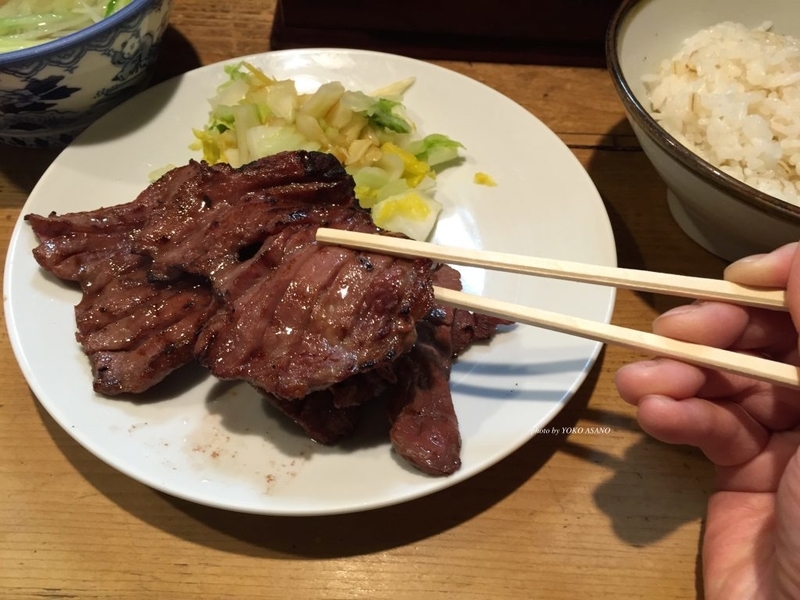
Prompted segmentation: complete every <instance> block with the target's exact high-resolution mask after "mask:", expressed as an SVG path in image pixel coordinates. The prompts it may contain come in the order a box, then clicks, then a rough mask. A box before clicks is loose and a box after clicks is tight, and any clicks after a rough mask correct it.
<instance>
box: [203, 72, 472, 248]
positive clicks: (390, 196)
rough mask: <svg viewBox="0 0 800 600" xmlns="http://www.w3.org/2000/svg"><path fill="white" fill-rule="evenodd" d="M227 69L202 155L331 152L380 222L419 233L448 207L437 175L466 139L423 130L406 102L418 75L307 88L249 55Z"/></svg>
mask: <svg viewBox="0 0 800 600" xmlns="http://www.w3.org/2000/svg"><path fill="white" fill-rule="evenodd" d="M226 72H227V74H228V79H227V80H226V81H225V82H224V83H223V84H222V85H220V86H219V87H218V88H217V90H216V94H215V96H214V97H213V98H211V99H210V104H211V110H210V113H209V119H208V122H207V123H206V125H205V126H204V127H203V128H202V129H195V130H194V135H195V138H196V141H195V142H194V143H193V144H192V148H193V149H195V150H199V151H201V152H202V155H203V160H205V161H206V162H208V163H210V164H214V163H217V162H226V163H229V164H231V165H232V166H234V167H238V166H241V165H243V164H245V163H247V162H250V161H252V160H256V159H258V158H261V157H263V156H267V155H270V154H275V153H277V152H281V151H284V150H301V149H302V150H319V151H322V152H329V153H331V154H333V155H334V156H336V157H337V158H338V159H339V160H340V161H341V162H342V164H343V165H344V166H345V169H346V170H347V171H348V172H349V173H350V174H351V175H352V176H353V179H354V181H355V194H356V197H357V198H358V201H359V203H360V204H361V206H362V207H364V208H366V209H370V210H372V211H373V219H374V220H375V221H376V224H378V225H379V226H380V227H384V228H386V229H390V230H392V231H402V232H403V233H405V234H406V235H408V236H409V237H413V238H415V239H425V238H427V237H428V236H429V235H430V233H431V231H432V230H433V227H434V226H435V224H436V218H437V216H438V214H439V212H440V211H441V208H442V205H441V204H440V203H439V202H437V201H436V200H434V199H433V197H432V196H433V193H434V190H435V181H436V174H437V172H438V171H439V170H441V169H443V168H446V167H448V166H450V165H455V164H457V163H458V161H459V159H460V158H461V157H460V154H459V150H460V149H462V148H463V145H462V144H461V143H459V142H457V141H455V140H452V139H450V138H449V137H448V136H446V135H443V134H440V133H434V134H430V135H427V136H425V137H419V136H418V135H416V127H415V125H414V123H413V121H412V120H411V119H410V118H409V116H408V114H407V112H406V108H405V106H404V105H403V94H404V93H405V91H406V90H407V89H408V88H409V87H410V86H411V85H412V84H413V83H414V80H413V78H409V79H405V80H403V81H398V82H394V83H392V84H390V85H388V86H386V87H384V88H381V89H380V90H378V91H375V92H373V93H371V94H367V93H365V92H362V91H359V90H348V89H346V88H345V86H344V85H343V84H342V83H341V82H338V81H332V82H328V83H324V84H322V85H321V86H320V87H319V88H318V89H317V90H316V91H314V92H313V93H309V94H301V93H299V92H298V91H297V87H296V85H295V82H294V81H293V80H291V79H286V80H279V79H273V78H272V77H270V76H268V75H267V74H266V73H264V72H263V71H261V70H260V69H258V68H256V67H254V66H253V65H251V64H249V63H248V62H242V63H239V64H237V65H234V66H232V67H227V68H226ZM378 215H380V216H378ZM376 217H377V218H376ZM379 221H380V222H379Z"/></svg>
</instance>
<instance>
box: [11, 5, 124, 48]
mask: <svg viewBox="0 0 800 600" xmlns="http://www.w3.org/2000/svg"><path fill="white" fill-rule="evenodd" d="M130 2H131V0H6V2H5V3H3V4H2V5H0V52H12V51H14V50H23V49H24V48H30V47H31V46H36V45H38V44H43V43H44V42H49V41H52V40H55V39H58V38H60V37H63V36H65V35H68V34H70V33H75V32H76V31H79V30H81V29H84V28H85V27H88V26H89V25H92V24H94V23H97V22H98V21H100V20H102V19H104V18H105V17H108V16H109V15H111V14H113V13H115V12H116V11H118V10H119V9H121V8H122V7H124V6H127V5H128V4H130Z"/></svg>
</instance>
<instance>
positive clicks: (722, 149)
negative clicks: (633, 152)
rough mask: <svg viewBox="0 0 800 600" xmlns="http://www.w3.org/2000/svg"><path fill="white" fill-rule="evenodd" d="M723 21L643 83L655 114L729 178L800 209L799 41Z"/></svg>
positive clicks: (766, 29)
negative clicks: (729, 176)
mask: <svg viewBox="0 0 800 600" xmlns="http://www.w3.org/2000/svg"><path fill="white" fill-rule="evenodd" d="M769 28H770V26H769V24H765V25H762V26H761V27H758V28H756V29H748V28H747V27H745V26H744V25H742V24H739V23H731V22H725V23H720V24H718V25H715V26H713V27H710V28H708V29H704V30H702V31H700V32H698V33H697V34H695V35H693V36H692V37H690V38H688V39H687V40H686V41H685V42H684V44H683V46H682V48H681V50H680V51H679V52H678V53H677V54H676V55H675V56H674V57H672V58H671V59H669V60H665V61H664V62H663V63H662V64H661V65H660V68H659V71H658V72H657V73H655V74H653V75H648V76H646V77H645V78H644V79H643V83H644V85H645V87H646V89H647V91H648V93H649V97H650V102H651V114H652V115H653V117H654V118H655V119H656V120H657V121H658V122H659V123H660V124H661V125H662V126H663V127H664V129H666V130H667V131H668V132H669V133H670V134H671V135H672V136H673V137H675V138H676V139H677V140H678V141H680V142H681V143H683V144H684V145H686V146H687V147H688V148H690V149H692V150H693V151H694V152H696V153H697V154H699V155H700V156H701V157H703V158H704V159H705V160H706V161H708V162H710V163H711V164H713V165H715V166H717V167H718V168H719V169H720V170H722V171H724V172H726V173H728V174H729V175H731V176H733V177H735V178H736V179H739V180H740V181H744V182H745V183H747V184H749V185H751V186H753V187H755V188H758V189H760V190H762V191H763V192H765V193H767V194H770V195H772V196H775V197H777V198H780V199H782V200H785V201H787V202H791V203H792V204H797V205H800V40H797V39H794V38H791V37H789V36H784V35H780V34H777V33H773V32H771V31H769Z"/></svg>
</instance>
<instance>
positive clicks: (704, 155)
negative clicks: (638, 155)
mask: <svg viewBox="0 0 800 600" xmlns="http://www.w3.org/2000/svg"><path fill="white" fill-rule="evenodd" d="M798 14H799V13H798V4H797V1H796V0H763V1H761V2H758V3H755V2H752V1H743V0H625V1H624V2H623V3H622V5H621V6H620V8H619V10H618V11H617V13H616V14H615V16H614V18H613V19H612V21H611V23H610V26H609V29H608V35H607V39H606V51H607V59H608V65H609V71H610V72H611V75H612V77H613V79H614V83H615V86H616V88H617V91H618V93H619V95H620V98H621V100H622V102H623V104H624V106H625V110H626V113H627V115H628V119H629V121H630V123H631V126H632V127H633V130H634V132H635V134H636V136H637V138H638V139H639V142H640V144H641V145H642V148H643V150H644V151H645V153H646V154H647V156H648V158H649V159H650V160H651V162H652V164H653V166H654V167H655V169H656V171H657V172H658V173H659V175H660V176H661V177H662V178H663V179H664V181H665V183H666V184H667V188H668V192H667V201H668V203H669V208H670V211H671V213H672V215H673V216H674V217H675V219H676V221H677V222H678V224H679V225H680V226H681V228H682V229H683V230H684V231H685V232H686V233H687V234H688V235H689V236H690V237H692V238H693V239H694V240H695V241H697V242H698V243H699V244H700V245H702V246H703V247H704V248H706V249H707V250H709V251H711V252H713V253H715V254H717V255H719V256H721V257H723V258H726V259H728V260H734V259H736V258H739V257H741V256H745V255H747V254H754V253H759V252H766V251H769V250H771V249H773V248H776V247H778V246H780V245H782V244H784V243H787V242H789V241H796V240H798V239H800V41H799V40H800V19H798V18H797V15H798ZM787 36H788V37H787ZM687 41H688V43H689V44H691V46H686V45H685V44H686V43H687ZM787 41H788V42H792V43H794V42H797V43H796V45H792V44H791V43H787Z"/></svg>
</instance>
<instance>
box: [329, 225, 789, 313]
mask: <svg viewBox="0 0 800 600" xmlns="http://www.w3.org/2000/svg"><path fill="white" fill-rule="evenodd" d="M317 240H318V241H320V242H324V243H328V244H337V245H339V246H348V247H350V248H361V249H364V250H375V251H376V252H383V253H384V254H391V255H394V256H405V257H411V258H413V257H415V256H424V257H427V258H430V259H433V260H437V261H440V262H446V263H451V264H454V265H465V266H474V267H483V268H485V269H493V270H495V271H508V272H511V273H523V274H526V275H542V276H545V277H550V278H551V279H566V280H569V281H581V282H584V283H596V284H600V285H609V286H614V287H618V288H624V289H630V290H639V291H643V292H656V293H659V294H665V295H672V296H681V297H686V298H696V299H698V300H721V301H723V302H731V303H733V304H741V305H744V306H757V307H762V308H771V309H776V310H786V297H785V294H784V291H783V290H774V289H763V288H752V287H748V286H744V285H739V284H737V283H733V282H731V281H725V280H723V279H704V278H702V277H688V276H685V275H672V274H668V273H655V272H653V271H639V270H636V269H621V268H617V267H604V266H600V265H589V264H584V263H575V262H568V261H563V260H554V259H546V258H534V257H531V256H521V255H519V254H506V253H502V252H491V251H488V250H475V249H472V248H454V247H452V246H440V245H438V244H431V243H429V242H417V241H415V240H409V239H405V238H396V237H392V236H387V235H372V234H369V233H357V232H355V231H343V230H340V229H327V228H320V229H319V230H318V231H317Z"/></svg>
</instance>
